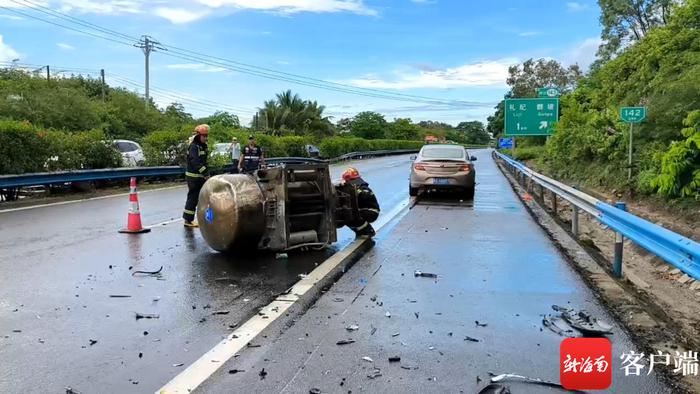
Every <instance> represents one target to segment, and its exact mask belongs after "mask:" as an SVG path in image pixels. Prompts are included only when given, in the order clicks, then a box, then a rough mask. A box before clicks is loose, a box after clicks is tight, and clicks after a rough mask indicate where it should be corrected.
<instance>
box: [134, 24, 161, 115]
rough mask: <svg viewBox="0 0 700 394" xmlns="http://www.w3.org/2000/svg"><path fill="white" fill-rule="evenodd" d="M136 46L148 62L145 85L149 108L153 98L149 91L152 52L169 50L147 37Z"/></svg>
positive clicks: (146, 63)
mask: <svg viewBox="0 0 700 394" xmlns="http://www.w3.org/2000/svg"><path fill="white" fill-rule="evenodd" d="M134 46H135V47H137V48H141V50H142V51H143V54H144V55H145V57H146V58H145V60H146V62H145V72H146V74H145V81H144V82H145V83H144V85H145V86H146V95H145V98H146V106H148V103H149V102H150V98H151V96H150V89H149V86H150V78H149V60H150V56H151V52H156V50H161V51H167V49H165V48H163V47H162V45H161V43H159V42H158V41H156V40H154V39H153V38H152V37H150V36H146V35H144V36H141V40H139V42H137V43H136V44H134Z"/></svg>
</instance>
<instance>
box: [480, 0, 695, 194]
mask: <svg viewBox="0 0 700 394" xmlns="http://www.w3.org/2000/svg"><path fill="white" fill-rule="evenodd" d="M599 5H600V7H601V10H602V15H601V24H602V25H603V35H602V40H603V44H602V45H601V47H600V49H599V51H598V58H597V60H596V61H595V62H594V63H593V65H592V66H591V68H590V70H588V72H587V73H586V74H585V75H583V74H581V73H580V71H579V70H578V67H576V66H572V67H569V68H564V67H563V66H561V65H560V64H558V63H556V62H553V61H544V60H539V61H533V60H528V61H527V62H525V63H523V64H522V65H519V66H516V67H512V68H511V70H510V78H508V81H507V82H508V84H509V86H510V87H511V90H510V92H509V93H508V94H507V95H506V98H510V97H536V89H537V88H538V87H542V86H549V85H555V86H559V87H560V88H561V89H562V92H563V95H562V97H561V100H560V113H561V117H560V120H559V123H558V124H557V126H556V129H555V133H554V135H553V136H552V137H550V138H549V140H546V139H545V138H544V137H530V138H523V137H519V138H518V140H517V143H518V145H517V147H516V148H517V149H516V155H517V156H518V158H519V159H521V160H534V164H535V165H536V166H537V167H538V168H540V169H541V170H544V171H546V172H547V173H549V174H551V175H553V176H555V177H558V178H561V179H566V180H570V181H576V182H581V183H583V184H585V185H586V186H589V187H593V188H596V187H602V188H612V189H617V190H628V191H629V192H632V193H639V194H646V195H659V196H661V197H663V198H666V199H671V198H688V199H695V200H700V0H686V1H670V0H644V1H636V0H599ZM637 105H643V106H646V107H647V109H648V110H647V119H646V120H645V121H644V122H643V123H641V124H639V125H635V128H634V132H633V142H634V162H633V177H632V179H631V180H630V181H628V180H627V169H628V166H627V149H628V141H629V130H630V127H629V124H625V123H623V122H621V121H620V119H619V108H620V107H621V106H637ZM487 129H488V130H489V131H492V132H493V133H494V134H496V135H500V134H502V130H503V105H502V103H501V104H499V106H498V107H496V113H495V114H494V115H493V116H492V117H490V118H489V124H488V126H487ZM521 147H522V149H521Z"/></svg>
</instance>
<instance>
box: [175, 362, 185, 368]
mask: <svg viewBox="0 0 700 394" xmlns="http://www.w3.org/2000/svg"><path fill="white" fill-rule="evenodd" d="M183 365H185V364H184V363H177V364H173V367H181V366H183Z"/></svg>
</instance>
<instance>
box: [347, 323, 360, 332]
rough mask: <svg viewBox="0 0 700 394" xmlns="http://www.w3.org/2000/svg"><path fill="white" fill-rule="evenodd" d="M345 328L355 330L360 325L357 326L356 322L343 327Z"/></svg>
mask: <svg viewBox="0 0 700 394" xmlns="http://www.w3.org/2000/svg"><path fill="white" fill-rule="evenodd" d="M345 329H346V330H348V331H357V330H359V329H360V326H358V325H357V324H351V325H349V326H347V327H345Z"/></svg>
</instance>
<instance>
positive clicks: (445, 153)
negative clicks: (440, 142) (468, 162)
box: [421, 147, 464, 159]
mask: <svg viewBox="0 0 700 394" xmlns="http://www.w3.org/2000/svg"><path fill="white" fill-rule="evenodd" d="M421 155H422V156H423V158H424V159H464V149H462V148H457V147H455V148H438V147H433V148H424V149H423V152H422V153H421Z"/></svg>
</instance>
